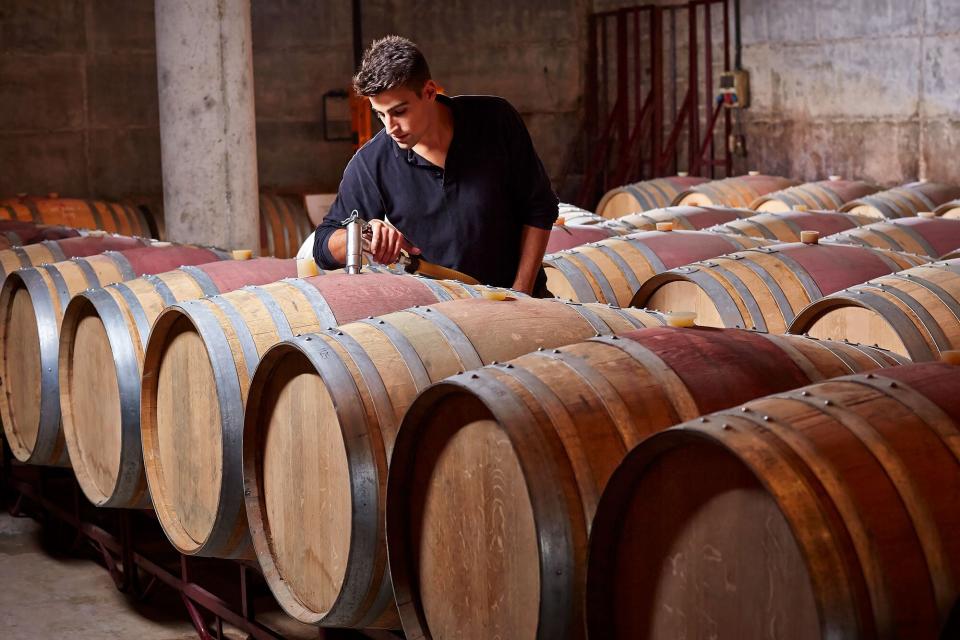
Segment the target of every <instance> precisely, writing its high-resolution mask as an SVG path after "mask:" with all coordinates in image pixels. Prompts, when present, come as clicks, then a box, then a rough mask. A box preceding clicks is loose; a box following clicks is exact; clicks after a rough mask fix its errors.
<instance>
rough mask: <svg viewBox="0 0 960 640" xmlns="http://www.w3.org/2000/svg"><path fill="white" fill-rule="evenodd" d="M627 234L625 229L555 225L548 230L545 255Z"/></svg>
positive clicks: (596, 225) (595, 225) (593, 225)
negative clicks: (548, 235)
mask: <svg viewBox="0 0 960 640" xmlns="http://www.w3.org/2000/svg"><path fill="white" fill-rule="evenodd" d="M625 233H629V232H628V231H626V230H625V229H614V228H609V227H602V226H600V225H598V224H592V225H580V224H555V225H553V227H551V229H550V237H549V238H548V239H547V247H546V253H548V254H549V253H556V252H557V251H563V250H565V249H572V248H573V247H579V246H580V245H583V244H587V243H588V242H598V241H600V240H603V239H605V238H610V237H612V236H616V235H622V234H625Z"/></svg>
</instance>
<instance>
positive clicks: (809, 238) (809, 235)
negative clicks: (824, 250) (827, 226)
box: [800, 231, 820, 244]
mask: <svg viewBox="0 0 960 640" xmlns="http://www.w3.org/2000/svg"><path fill="white" fill-rule="evenodd" d="M800 242H802V243H803V244H820V232H819V231H801V232H800Z"/></svg>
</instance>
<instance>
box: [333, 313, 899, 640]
mask: <svg viewBox="0 0 960 640" xmlns="http://www.w3.org/2000/svg"><path fill="white" fill-rule="evenodd" d="M897 362H898V360H897V359H896V358H893V357H891V356H890V355H889V354H887V353H885V352H882V351H880V350H878V349H871V348H867V347H858V346H854V345H845V344H843V343H829V342H819V341H816V340H810V339H805V338H802V337H800V336H773V335H770V334H763V333H758V332H751V331H743V330H736V329H728V330H718V329H703V328H695V329H677V328H667V327H664V328H654V329H645V330H640V331H635V332H631V333H628V334H625V335H621V336H618V337H612V338H611V337H600V338H595V339H593V340H589V341H587V342H581V343H579V344H574V345H571V346H569V347H565V348H562V349H557V350H550V351H543V352H537V353H532V354H529V355H526V356H523V357H521V358H517V359H516V360H512V361H510V362H508V363H506V364H504V365H500V366H490V367H484V368H483V369H478V370H476V371H473V372H470V373H468V374H465V375H458V376H455V377H451V378H448V379H447V380H445V381H443V382H441V383H439V384H436V385H434V386H432V387H430V388H429V389H427V390H426V391H424V392H423V393H422V394H421V395H420V396H419V397H418V398H417V400H416V401H415V402H414V403H413V404H412V405H411V407H410V408H409V410H408V411H407V413H406V415H405V416H404V419H403V423H402V426H401V428H400V432H399V434H398V436H397V439H396V444H395V446H394V449H393V459H392V461H391V466H390V475H389V482H388V496H387V544H388V548H389V556H390V571H391V573H392V577H393V584H394V588H395V590H396V598H397V602H398V603H399V607H400V615H401V618H402V620H403V628H404V631H405V632H406V634H407V637H408V638H435V639H439V638H463V639H464V640H468V639H474V638H475V639H477V640H479V639H481V638H497V637H499V638H511V639H512V640H533V639H534V638H536V639H542V640H579V639H582V638H584V637H585V630H584V626H583V600H584V591H585V577H586V575H585V574H586V561H587V536H588V533H589V531H590V523H591V520H592V519H593V514H594V511H595V509H596V505H597V500H598V499H599V497H600V493H601V491H602V490H603V488H604V485H605V484H606V482H607V479H608V478H609V477H610V474H611V473H613V471H614V470H615V469H616V467H617V464H618V463H619V462H620V460H622V458H623V456H624V455H625V454H626V453H627V452H628V451H630V449H631V448H633V447H634V446H635V445H636V444H637V443H639V442H640V441H641V440H643V439H644V438H645V437H647V436H649V435H650V434H652V433H655V432H657V431H660V430H662V429H666V428H667V427H669V426H671V425H673V424H676V423H677V422H680V421H683V420H690V419H693V418H695V417H696V416H699V415H701V414H704V413H709V412H711V411H715V410H718V409H721V408H725V407H729V406H733V405H736V404H737V403H740V402H743V401H745V400H748V399H751V398H754V397H758V396H762V395H766V394H769V393H776V392H783V391H787V390H788V389H793V388H797V387H801V386H803V385H805V384H809V383H810V382H812V381H819V380H823V379H827V378H830V377H833V376H836V375H844V374H848V373H851V372H859V371H864V370H870V369H874V368H877V367H880V366H890V365H894V364H897ZM348 459H351V460H352V458H350V456H349V454H348ZM686 486H688V485H687V484H684V485H683V487H686ZM667 504H669V503H667ZM729 517H731V518H733V519H736V517H737V514H735V513H731V514H729ZM754 551H755V552H757V553H759V550H757V549H755V550H754ZM709 595H710V594H705V595H704V597H705V598H707V597H709ZM749 595H750V594H741V596H742V597H749ZM591 637H595V638H607V637H608V636H605V635H596V636H591ZM635 637H644V635H643V634H639V635H638V636H635ZM676 637H680V636H676ZM698 637H701V636H698ZM702 637H706V636H702ZM722 637H741V636H737V635H736V634H733V635H730V636H722ZM743 637H756V636H743Z"/></svg>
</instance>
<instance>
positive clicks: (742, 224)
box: [708, 211, 873, 242]
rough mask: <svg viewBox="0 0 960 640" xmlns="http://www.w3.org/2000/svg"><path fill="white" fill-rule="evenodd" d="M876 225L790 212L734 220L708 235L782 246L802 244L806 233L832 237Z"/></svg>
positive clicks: (853, 218) (837, 215)
mask: <svg viewBox="0 0 960 640" xmlns="http://www.w3.org/2000/svg"><path fill="white" fill-rule="evenodd" d="M871 222H873V219H872V218H864V217H862V216H855V215H853V214H850V213H838V212H835V211H786V212H784V213H758V214H757V215H755V216H751V217H749V218H742V219H739V220H732V221H730V222H728V223H726V224H721V225H717V226H715V227H709V228H708V231H718V232H720V233H733V234H740V235H746V236H753V237H755V238H765V239H767V240H779V241H780V242H800V236H801V234H802V233H803V232H804V231H816V232H818V233H819V234H820V235H821V236H829V235H833V234H835V233H840V232H841V231H846V230H847V229H854V228H857V227H860V226H863V225H865V224H870V223H871Z"/></svg>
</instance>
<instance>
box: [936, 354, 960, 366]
mask: <svg viewBox="0 0 960 640" xmlns="http://www.w3.org/2000/svg"><path fill="white" fill-rule="evenodd" d="M940 360H941V361H942V362H946V363H947V364H952V365H960V351H956V350H953V351H943V352H941V353H940Z"/></svg>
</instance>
